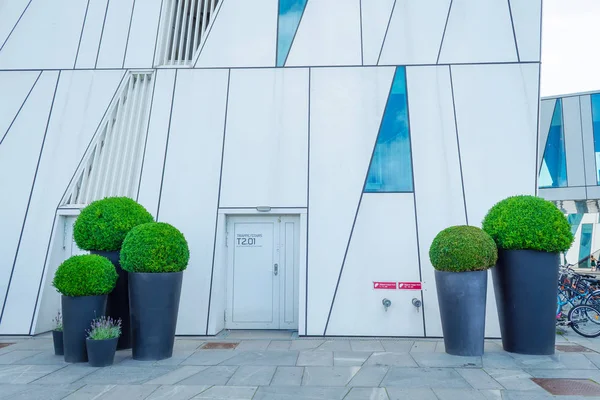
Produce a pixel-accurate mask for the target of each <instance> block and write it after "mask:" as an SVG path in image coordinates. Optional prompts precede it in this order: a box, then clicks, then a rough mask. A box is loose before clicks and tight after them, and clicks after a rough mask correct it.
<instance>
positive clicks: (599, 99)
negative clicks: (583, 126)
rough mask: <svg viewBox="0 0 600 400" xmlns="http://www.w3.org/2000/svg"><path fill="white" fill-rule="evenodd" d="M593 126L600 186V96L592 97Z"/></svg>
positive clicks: (597, 175) (597, 176)
mask: <svg viewBox="0 0 600 400" xmlns="http://www.w3.org/2000/svg"><path fill="white" fill-rule="evenodd" d="M591 98H592V124H593V126H594V153H596V182H598V184H599V185H600V170H599V169H598V167H599V166H600V94H593V95H591Z"/></svg>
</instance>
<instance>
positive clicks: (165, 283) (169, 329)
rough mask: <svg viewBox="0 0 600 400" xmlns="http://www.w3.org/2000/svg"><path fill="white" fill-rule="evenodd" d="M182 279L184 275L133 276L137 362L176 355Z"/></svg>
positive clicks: (132, 295) (134, 348)
mask: <svg viewBox="0 0 600 400" xmlns="http://www.w3.org/2000/svg"><path fill="white" fill-rule="evenodd" d="M182 279H183V272H166V273H156V274H152V273H137V272H134V273H130V274H129V305H130V310H131V333H132V348H133V359H134V360H143V361H147V360H163V359H165V358H170V357H171V356H172V355H173V344H174V343H175V328H176V327H177V313H178V312H179V297H180V295H181V282H182Z"/></svg>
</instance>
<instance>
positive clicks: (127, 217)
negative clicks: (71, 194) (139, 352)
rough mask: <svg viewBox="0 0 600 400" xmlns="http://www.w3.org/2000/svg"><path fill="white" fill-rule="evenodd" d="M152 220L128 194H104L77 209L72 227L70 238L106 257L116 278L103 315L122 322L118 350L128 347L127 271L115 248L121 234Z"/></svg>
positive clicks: (78, 244)
mask: <svg viewBox="0 0 600 400" xmlns="http://www.w3.org/2000/svg"><path fill="white" fill-rule="evenodd" d="M152 221H154V218H153V217H152V215H151V214H150V213H149V212H148V211H147V210H146V209H145V208H144V207H143V206H142V205H140V204H138V203H136V202H135V201H134V200H132V199H130V198H128V197H107V198H105V199H102V200H98V201H94V202H92V203H90V204H89V205H88V206H87V207H85V208H84V209H83V210H81V213H80V214H79V216H78V217H77V220H76V221H75V225H74V227H73V238H74V239H75V243H77V246H78V247H79V248H80V249H83V250H88V251H89V252H90V253H92V254H98V255H100V256H103V257H106V258H108V259H109V260H110V261H111V262H112V263H113V264H114V266H115V268H116V270H117V274H118V275H119V280H118V281H117V286H116V287H115V289H114V290H113V291H112V292H111V294H110V295H109V296H108V302H107V304H106V314H107V315H109V316H111V317H112V318H115V319H121V321H123V331H122V334H121V337H120V338H119V344H118V346H117V348H118V349H128V348H131V327H130V322H129V292H128V290H129V289H128V283H127V279H128V276H127V273H126V272H125V271H123V270H122V269H121V265H120V264H119V251H120V250H121V246H122V244H123V240H124V239H125V236H126V235H127V233H129V231H130V230H131V228H133V227H134V226H137V225H140V224H144V223H147V222H152Z"/></svg>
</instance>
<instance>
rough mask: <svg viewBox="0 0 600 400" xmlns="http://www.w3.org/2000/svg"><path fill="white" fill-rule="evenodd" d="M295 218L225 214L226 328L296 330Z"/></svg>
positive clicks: (296, 253) (298, 222)
mask: <svg viewBox="0 0 600 400" xmlns="http://www.w3.org/2000/svg"><path fill="white" fill-rule="evenodd" d="M299 225H300V220H299V218H298V217H293V216H275V217H271V216H269V217H263V216H256V217H251V216H244V217H230V218H229V219H228V223H227V246H228V250H229V251H228V279H227V311H226V315H225V324H226V328H229V329H298V261H299V256H300V253H299V248H298V245H299V231H300V227H299Z"/></svg>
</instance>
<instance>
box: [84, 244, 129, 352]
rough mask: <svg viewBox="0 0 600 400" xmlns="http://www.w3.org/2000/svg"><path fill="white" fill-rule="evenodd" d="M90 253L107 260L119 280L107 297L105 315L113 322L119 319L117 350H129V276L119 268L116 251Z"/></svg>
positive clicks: (118, 255)
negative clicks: (115, 271)
mask: <svg viewBox="0 0 600 400" xmlns="http://www.w3.org/2000/svg"><path fill="white" fill-rule="evenodd" d="M90 253H92V254H97V255H99V256H102V257H106V258H108V259H109V260H110V261H111V262H112V263H113V265H114V266H115V269H116V270H117V274H118V275H119V279H118V280H117V285H116V286H115V288H114V289H113V291H112V292H111V293H110V294H109V295H108V301H107V303H106V315H107V316H108V317H112V318H113V319H115V320H116V319H118V318H121V337H120V338H119V344H118V345H117V349H118V350H123V349H130V348H131V322H130V317H129V285H128V280H129V275H128V274H127V271H124V270H123V269H122V268H121V263H120V262H119V257H120V254H121V253H120V252H118V251H96V250H92V251H91V252H90Z"/></svg>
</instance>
